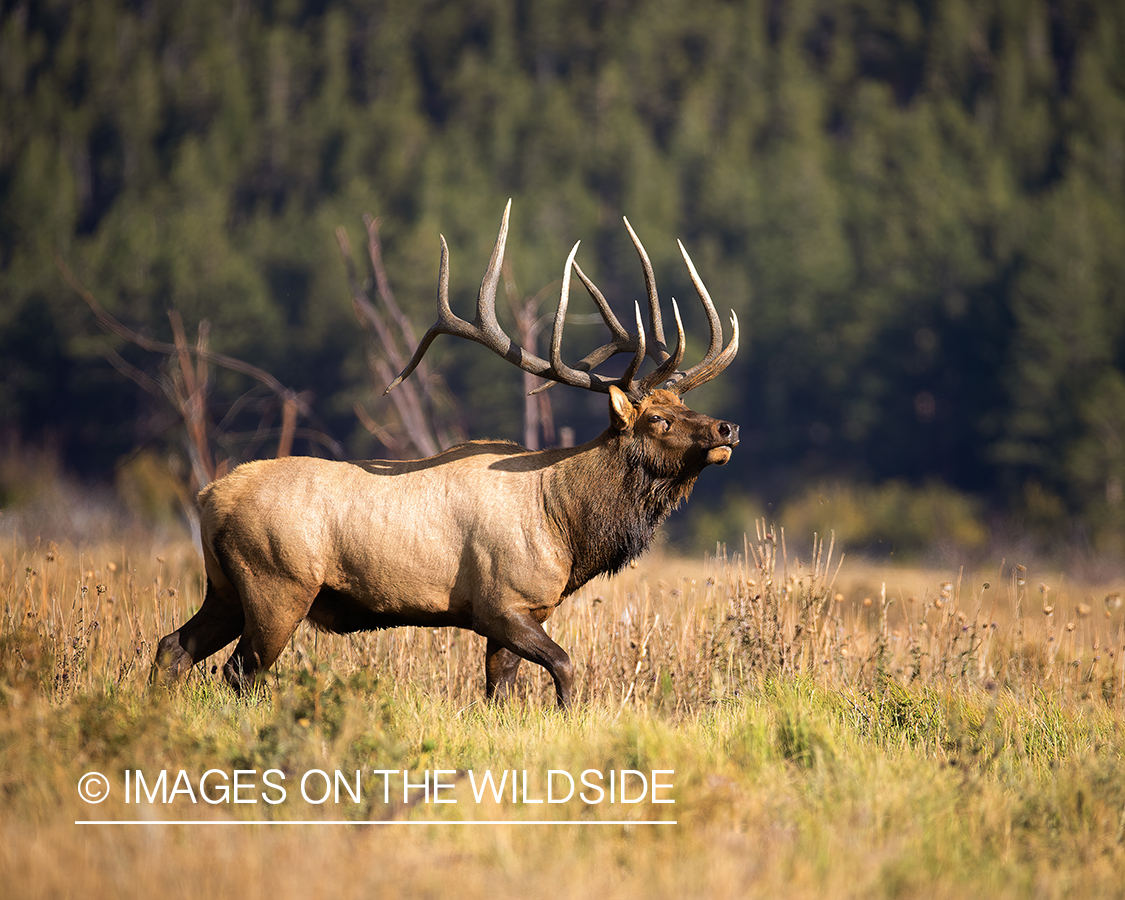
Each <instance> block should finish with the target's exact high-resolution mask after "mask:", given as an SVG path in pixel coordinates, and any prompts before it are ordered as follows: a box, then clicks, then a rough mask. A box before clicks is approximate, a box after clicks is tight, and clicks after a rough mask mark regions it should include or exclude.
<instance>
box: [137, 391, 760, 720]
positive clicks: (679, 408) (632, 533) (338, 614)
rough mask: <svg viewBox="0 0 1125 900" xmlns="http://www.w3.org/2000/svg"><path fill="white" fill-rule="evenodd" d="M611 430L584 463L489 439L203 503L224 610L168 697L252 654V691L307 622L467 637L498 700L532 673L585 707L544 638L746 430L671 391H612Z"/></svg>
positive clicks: (282, 468) (216, 598)
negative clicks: (193, 671) (219, 661)
mask: <svg viewBox="0 0 1125 900" xmlns="http://www.w3.org/2000/svg"><path fill="white" fill-rule="evenodd" d="M609 396H610V403H609V406H610V427H609V428H608V429H607V430H606V431H605V432H603V433H602V434H601V435H600V436H599V437H598V438H596V439H595V440H593V441H591V442H589V443H587V444H584V445H582V446H580V447H575V448H571V449H553V450H542V451H537V452H530V451H527V450H524V449H523V448H521V447H519V446H517V445H515V444H509V443H504V442H493V441H474V442H470V443H466V444H461V445H459V446H457V447H453V448H452V449H450V450H447V451H445V452H444V453H440V454H438V455H436V456H433V457H430V458H428V459H423V460H418V461H413V462H395V461H386V460H372V461H368V462H333V461H327V460H321V459H313V458H301V457H289V458H286V459H278V460H267V461H260V462H252V463H247V464H245V465H242V466H239V467H238V468H237V469H235V470H234V471H233V472H231V473H230V474H229V475H227V476H226V477H225V478H222V479H221V480H219V481H217V482H215V483H214V484H212V485H211V486H209V487H207V488H205V489H204V490H203V491H201V492H200V495H199V500H200V507H201V523H202V536H203V552H204V561H205V566H206V572H207V594H206V597H205V599H204V601H203V605H202V607H201V608H200V610H199V612H197V613H196V614H195V616H194V617H193V618H192V619H191V620H189V621H188V622H187V623H186V624H184V625H183V626H181V627H180V628H179V629H178V630H177V631H174V632H173V633H171V634H169V635H167V636H166V637H164V638H163V639H162V640H161V641H160V645H159V648H158V651H157V655H156V660H155V664H154V665H155V672H156V673H163V677H164V678H165V679H166V680H168V681H174V680H176V679H178V678H180V677H181V676H183V675H184V674H185V673H186V672H187V671H188V669H190V668H191V667H192V666H193V665H194V664H195V663H197V662H199V661H200V660H202V659H204V658H205V657H207V656H209V655H211V654H212V653H215V652H217V651H218V650H219V649H221V648H222V647H223V646H225V645H226V644H227V643H229V642H230V641H232V640H234V639H235V638H240V639H239V641H238V645H237V647H236V648H235V650H234V653H233V654H232V656H231V658H230V660H229V661H228V662H227V663H226V665H225V666H224V668H223V673H224V676H225V677H226V679H227V681H228V682H230V684H231V685H232V686H234V687H235V688H236V689H241V688H243V687H244V686H245V685H247V683H248V682H249V681H250V680H251V679H253V678H254V677H255V676H257V675H259V674H261V673H263V672H264V671H265V670H266V669H268V668H269V667H270V666H271V665H272V664H273V663H274V661H275V660H276V659H277V657H278V655H279V654H280V653H281V651H282V649H283V648H284V646H285V644H286V643H287V642H288V641H289V639H290V637H291V636H292V634H293V632H294V630H295V629H296V627H297V625H298V624H299V623H300V622H301V621H302V620H303V619H305V618H308V619H309V620H310V621H312V622H313V623H315V624H316V625H317V626H319V627H321V628H324V629H326V630H329V631H334V632H341V633H342V632H351V631H357V630H365V629H372V628H386V627H393V626H397V625H426V626H457V627H460V628H469V629H472V630H473V631H475V632H477V633H478V634H481V635H483V636H484V637H485V638H486V639H487V648H486V657H485V674H486V687H487V694H488V696H489V697H499V696H502V695H504V694H506V693H507V692H508V691H509V689H510V688H511V686H512V683H513V681H514V679H515V676H516V672H517V669H518V667H519V664H520V661H521V659H527V660H530V661H531V662H534V663H537V664H539V665H541V666H543V667H544V668H546V669H547V670H548V671H549V672H550V674H551V676H552V678H553V679H554V682H555V690H556V694H557V698H558V702H559V704H560V705H562V706H566V705H568V704H569V703H570V700H571V696H572V682H573V670H572V665H571V662H570V658H569V657H568V656H567V654H566V652H565V651H564V650H563V649H562V648H561V647H560V646H559V645H558V644H556V643H555V642H554V641H553V640H551V639H550V638H549V637H548V636H547V634H546V632H545V631H544V630H543V622H544V621H545V620H546V619H547V618H548V617H549V616H550V615H551V613H552V612H553V611H554V610H555V608H556V607H557V606H558V605H559V604H560V603H561V602H562V601H563V599H564V598H565V597H566V596H568V595H569V594H570V593H572V592H573V591H575V590H577V589H578V588H579V587H581V586H582V585H583V584H585V583H586V582H587V581H589V580H590V579H591V578H593V577H594V576H596V575H599V574H601V573H605V572H615V571H617V570H619V569H620V568H621V567H622V566H624V565H626V564H627V563H628V562H629V561H630V560H631V559H633V558H635V557H636V556H638V555H639V554H640V553H642V552H643V551H644V550H645V548H646V547H647V546H648V544H649V542H650V540H651V538H652V535H653V532H654V531H655V529H656V527H657V526H658V525H659V524H660V523H661V522H662V521H663V520H664V518H665V517H666V516H667V515H668V513H669V512H670V511H671V510H672V509H673V508H675V507H676V505H677V504H679V503H680V502H681V501H682V500H684V499H685V498H686V497H687V496H688V495H689V494H690V493H691V489H692V487H693V485H694V484H695V481H696V478H697V477H698V476H699V473H700V472H701V471H702V470H703V468H704V467H705V466H707V465H709V464H717V465H722V464H724V463H726V461H727V460H728V459H729V458H730V455H731V448H732V447H734V446H735V445H736V444H737V443H738V426H736V425H732V424H730V423H728V422H721V421H719V420H716V419H712V418H710V417H708V416H705V415H702V414H700V413H697V412H693V411H692V410H690V409H688V407H687V406H685V405H684V404H683V402H682V401H681V400H680V398H679V396H678V395H677V394H675V393H673V392H670V391H666V390H655V391H653V392H651V393H649V394H648V395H647V396H645V397H643V398H641V399H639V400H631V399H630V398H629V397H628V396H627V395H626V394H625V393H624V392H623V391H621V390H620V389H618V388H616V387H612V388H610V390H609Z"/></svg>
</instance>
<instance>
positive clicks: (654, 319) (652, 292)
mask: <svg viewBox="0 0 1125 900" xmlns="http://www.w3.org/2000/svg"><path fill="white" fill-rule="evenodd" d="M621 219H622V221H623V222H624V223H625V228H626V230H628V232H629V237H630V239H632V241H633V246H634V247H635V248H636V250H637V256H639V257H640V259H641V268H642V269H644V273H645V290H646V291H647V292H648V315H649V322H650V324H651V326H652V343H653V346H652V347H650V348H649V356H651V357H652V358H653V359H654V360H655V361H656V362H657V363H663V362H664V361H665V360H666V359H667V358H668V344H667V342H666V341H665V340H664V322H663V321H662V319H661V314H660V295H659V294H658V293H657V291H656V275H655V274H654V273H653V271H652V261H651V260H650V259H649V258H648V251H647V250H645V247H644V244H642V243H641V239H640V238H639V237H637V233H636V232H635V231H634V230H633V226H632V225H630V224H629V220H628V219H627V218H626V217H625V216H622V217H621Z"/></svg>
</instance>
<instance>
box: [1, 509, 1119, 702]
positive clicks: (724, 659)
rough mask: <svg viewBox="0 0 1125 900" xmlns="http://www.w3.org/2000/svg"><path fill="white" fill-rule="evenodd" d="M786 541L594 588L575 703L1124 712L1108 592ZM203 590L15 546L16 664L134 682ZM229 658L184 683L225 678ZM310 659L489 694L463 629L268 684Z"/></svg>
mask: <svg viewBox="0 0 1125 900" xmlns="http://www.w3.org/2000/svg"><path fill="white" fill-rule="evenodd" d="M793 543H794V542H793V541H792V538H787V536H786V535H785V533H784V532H782V531H780V530H775V529H774V528H772V527H769V526H768V525H767V524H766V523H764V522H761V521H759V522H758V523H756V531H755V533H754V534H753V535H752V536H750V535H748V536H746V537H745V538H744V540H743V542H742V545H741V547H739V548H737V551H732V550H731V548H728V547H725V546H718V547H717V548H716V552H715V553H714V554H710V555H708V556H707V557H706V558H704V559H703V560H698V561H685V560H680V559H675V558H672V557H669V556H666V555H663V554H655V555H652V556H649V557H645V558H643V559H642V560H640V561H639V562H637V563H635V564H633V566H632V567H630V568H628V569H627V570H626V571H625V572H624V573H623V574H621V575H619V576H617V577H615V578H613V579H597V580H595V581H593V582H591V583H590V584H589V585H587V586H585V587H584V588H582V589H581V590H580V591H578V592H577V593H576V594H575V595H573V596H572V597H571V598H569V599H568V600H567V601H566V602H565V603H564V605H563V606H562V607H561V608H560V610H559V612H558V613H557V614H556V615H555V616H554V617H553V619H552V620H551V621H550V622H549V623H548V629H549V631H550V633H551V635H552V637H553V638H554V639H555V640H556V641H557V642H558V643H559V644H560V645H562V646H563V647H564V648H566V649H567V650H568V651H569V652H570V653H571V654H572V656H573V658H574V662H575V666H576V670H577V672H576V675H577V677H576V689H577V701H578V702H579V703H598V704H609V705H616V706H619V707H624V706H635V707H640V708H653V709H658V710H661V711H663V712H666V713H670V714H673V715H675V716H684V715H690V714H691V713H692V712H694V711H696V710H698V709H699V708H700V707H701V706H702V705H706V704H708V703H712V702H714V701H715V700H717V699H721V698H723V697H729V696H734V695H737V694H739V693H740V692H743V691H746V690H747V689H750V688H751V687H753V686H754V685H758V684H760V683H761V681H762V679H764V678H769V677H774V676H782V677H796V676H800V677H804V678H811V679H813V680H815V681H816V682H817V683H820V684H822V685H824V686H827V687H844V686H859V687H872V686H876V685H878V684H880V683H883V682H885V681H894V682H897V683H899V684H902V685H916V686H938V687H945V686H948V685H949V684H951V683H956V684H959V685H962V686H965V687H978V688H982V689H987V690H1005V691H1008V692H1013V693H1016V694H1019V693H1022V692H1030V691H1044V690H1047V691H1051V692H1055V693H1057V694H1058V696H1060V697H1062V698H1081V697H1087V696H1098V697H1101V698H1103V700H1104V701H1105V702H1107V703H1109V704H1110V705H1111V706H1112V707H1113V708H1114V709H1117V710H1119V711H1120V710H1123V709H1125V652H1122V651H1123V649H1125V643H1123V642H1125V610H1123V609H1122V603H1121V594H1120V593H1119V592H1118V591H1116V590H1115V589H1114V587H1113V586H1112V585H1078V584H1069V583H1067V582H1066V581H1065V580H1064V579H1062V578H1061V577H1060V576H1058V575H1057V574H1055V573H1050V572H1036V571H1034V570H1032V571H1029V570H1028V568H1027V567H1025V566H1023V565H1022V564H1018V563H1017V564H1009V563H1006V562H1002V563H999V564H997V567H996V570H995V573H994V574H990V575H981V574H980V573H969V572H965V571H964V570H961V569H957V570H954V571H948V572H935V571H926V570H902V569H899V570H891V571H879V570H878V569H875V568H872V567H870V566H865V565H862V564H857V565H849V566H848V567H847V568H845V567H844V566H843V565H842V562H843V560H842V557H841V555H840V553H839V552H838V551H837V549H836V548H835V547H834V546H833V543H832V539H831V538H830V537H829V538H828V539H823V538H820V537H817V536H814V537H813V538H812V540H811V542H806V543H805V547H804V549H803V550H802V549H798V548H797V547H796V546H793ZM202 590H203V582H202V567H201V564H200V562H199V559H198V556H197V554H196V552H195V550H194V549H193V548H192V546H191V544H190V543H189V542H188V541H187V540H186V539H184V540H178V541H171V542H167V543H164V544H162V545H160V546H159V547H155V548H144V544H143V542H141V543H140V544H132V545H130V544H124V543H123V544H108V543H103V544H99V545H96V546H90V547H83V548H76V547H74V546H71V545H63V546H59V545H56V544H54V543H48V544H46V545H44V544H42V543H37V544H35V545H32V546H27V545H21V544H20V543H19V542H18V541H15V540H8V541H7V542H6V543H5V544H3V545H0V602H2V610H0V611H2V618H0V641H2V642H3V644H4V646H6V647H8V648H10V650H11V655H10V657H9V658H8V660H7V662H6V663H5V666H8V667H12V666H17V667H18V666H21V665H30V663H28V662H27V660H26V659H24V657H25V656H26V655H27V654H29V653H32V654H38V655H43V654H45V655H46V657H48V658H49V659H50V661H51V662H50V669H49V674H50V677H49V679H48V680H47V681H45V682H44V683H43V684H42V685H41V686H40V688H41V689H42V690H43V691H44V692H46V694H47V695H48V696H50V697H51V698H52V699H55V700H62V699H65V698H66V697H68V696H70V695H72V694H74V693H75V692H80V691H90V690H94V689H104V688H107V687H113V688H114V689H125V690H140V689H142V688H143V686H144V685H145V682H146V680H147V678H148V674H149V664H150V662H151V659H152V656H153V652H154V648H155V643H156V642H157V641H158V640H159V638H160V637H161V636H162V635H164V634H166V633H168V632H170V631H172V630H173V629H174V628H175V627H176V626H177V625H178V624H180V623H182V622H183V621H185V620H186V619H187V618H188V617H190V615H191V614H192V613H193V612H194V610H195V609H197V608H198V606H199V604H200V603H201V601H202ZM230 649H231V648H228V649H227V650H226V651H223V652H221V653H219V654H216V655H215V656H214V657H212V658H211V659H209V660H207V661H206V663H205V664H204V665H200V666H197V667H196V670H195V672H194V673H193V675H192V676H191V677H192V678H193V679H196V680H198V679H211V678H213V677H216V676H214V675H213V674H212V669H213V668H214V666H215V665H216V664H218V665H220V667H221V663H222V661H223V660H224V659H225V656H226V654H227V653H229V650H230ZM21 660H22V661H21ZM315 665H327V666H329V667H330V668H331V669H332V670H333V671H334V672H335V673H336V674H338V675H339V676H340V677H346V676H348V675H349V674H351V673H354V672H358V671H368V672H374V673H377V674H378V675H380V676H386V682H387V683H389V684H390V685H392V686H402V685H411V686H412V687H414V688H418V689H422V690H425V691H428V692H431V693H432V694H433V695H434V696H435V697H437V698H440V699H442V700H445V701H448V702H449V703H452V704H459V705H461V706H467V705H469V704H472V703H476V702H478V701H479V700H480V699H481V697H482V695H483V641H482V639H481V638H479V637H477V636H476V635H473V634H471V633H468V632H465V631H461V630H458V629H427V628H400V629H391V630H386V631H377V632H370V633H361V634H357V635H349V636H339V635H331V634H323V633H320V632H318V631H316V630H315V629H313V628H312V627H311V626H307V625H303V626H302V627H301V628H300V629H299V630H298V632H297V633H296V634H295V635H294V637H293V639H292V640H291V642H290V645H289V648H288V650H287V651H286V652H285V653H284V654H283V655H282V657H281V659H280V660H279V661H278V663H277V664H276V666H275V667H274V670H273V671H272V672H271V673H270V678H271V679H272V680H273V682H274V683H275V684H277V683H280V682H281V681H283V680H284V679H286V678H287V677H290V674H291V673H292V672H293V671H294V670H295V669H298V670H299V669H301V668H307V667H309V666H315ZM521 685H522V693H523V696H524V697H525V698H526V700H527V701H528V702H531V703H533V704H543V705H548V704H549V703H550V702H551V698H552V697H553V687H552V685H551V683H550V680H549V679H548V678H547V677H546V674H545V673H544V672H542V671H541V670H539V669H538V667H535V666H533V665H530V664H525V665H524V667H523V670H522V672H521Z"/></svg>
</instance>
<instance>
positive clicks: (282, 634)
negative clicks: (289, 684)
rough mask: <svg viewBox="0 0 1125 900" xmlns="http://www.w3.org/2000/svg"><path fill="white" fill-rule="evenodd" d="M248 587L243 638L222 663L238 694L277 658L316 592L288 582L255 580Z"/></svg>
mask: <svg viewBox="0 0 1125 900" xmlns="http://www.w3.org/2000/svg"><path fill="white" fill-rule="evenodd" d="M248 590H250V591H252V594H251V596H250V598H248V600H249V602H247V604H246V626H245V628H244V629H243V631H242V639H241V640H240V641H239V642H238V645H237V646H236V647H235V648H234V652H233V653H232V654H231V656H230V659H228V660H227V662H226V665H224V666H223V677H224V678H225V679H226V682H227V684H229V685H230V686H231V687H232V688H234V690H235V691H236V692H237V693H240V694H241V693H244V692H245V691H246V690H248V689H249V688H251V687H252V686H253V683H254V681H255V680H256V679H257V678H258V676H260V675H263V674H265V672H266V671H267V670H268V669H269V667H270V666H272V665H273V664H274V663H275V662H276V661H277V658H278V657H279V656H280V655H281V651H282V650H284V649H285V645H286V644H287V643H288V642H289V639H290V638H291V637H293V632H295V631H296V630H297V626H298V625H300V624H301V620H302V619H304V618H305V616H306V615H308V612H309V608H310V607H311V606H312V602H313V598H314V597H315V596H316V591H315V590H314V591H308V590H305V589H303V588H297V587H296V586H295V585H293V584H291V583H290V584H285V585H278V584H273V585H269V586H267V585H262V584H256V585H254V586H253V587H252V588H248ZM282 598H286V599H287V601H288V602H286V601H283V600H282Z"/></svg>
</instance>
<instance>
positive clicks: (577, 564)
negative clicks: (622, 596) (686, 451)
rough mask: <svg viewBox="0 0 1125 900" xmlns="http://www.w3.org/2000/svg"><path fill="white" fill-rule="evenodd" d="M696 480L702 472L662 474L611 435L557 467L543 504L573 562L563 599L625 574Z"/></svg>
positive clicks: (623, 441) (595, 442) (628, 443)
mask: <svg viewBox="0 0 1125 900" xmlns="http://www.w3.org/2000/svg"><path fill="white" fill-rule="evenodd" d="M698 476H699V472H698V471H682V472H678V473H674V474H658V473H656V472H654V471H653V469H652V467H651V466H649V465H648V464H646V461H645V460H644V459H643V458H642V457H641V455H640V453H639V452H637V449H636V446H635V445H634V444H631V443H630V442H628V441H626V440H623V439H622V438H620V437H618V436H616V435H613V434H612V433H610V432H606V433H605V434H603V435H602V436H601V437H600V438H598V439H597V440H596V441H594V442H593V443H592V444H590V445H587V446H586V447H585V448H583V449H582V450H581V452H579V453H576V454H574V455H573V456H569V457H567V458H565V459H563V460H560V461H559V462H558V463H556V464H555V466H554V467H553V470H552V472H551V473H550V475H549V476H548V484H547V485H545V487H546V496H545V502H546V504H547V513H548V514H549V515H550V516H551V517H552V518H553V519H554V520H555V521H556V522H557V523H558V525H559V527H560V530H561V531H562V533H563V536H564V537H565V538H566V540H567V541H568V543H569V546H570V549H571V552H572V554H573V558H574V562H573V565H572V567H571V574H570V580H569V582H568V583H567V586H566V589H565V590H564V592H563V596H566V595H567V594H570V593H572V592H573V591H576V590H577V589H578V588H580V587H581V586H582V585H584V584H585V583H586V582H587V581H589V580H590V579H591V578H594V577H595V576H597V575H602V574H610V575H612V574H614V573H616V572H619V571H621V569H623V568H624V567H625V566H626V565H627V564H628V563H629V562H630V561H631V560H633V559H636V558H637V557H638V556H640V555H641V554H642V553H644V551H645V550H646V549H647V548H648V546H649V544H650V543H651V541H652V537H653V535H654V534H655V532H656V529H657V527H658V526H659V525H660V523H661V522H663V521H664V520H665V519H666V518H667V516H668V513H670V512H671V511H672V510H673V509H675V508H676V507H677V506H678V505H679V504H680V503H681V501H683V500H685V499H686V498H687V496H688V495H689V494H690V493H691V489H692V487H693V486H694V485H695V480H696V478H698Z"/></svg>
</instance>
